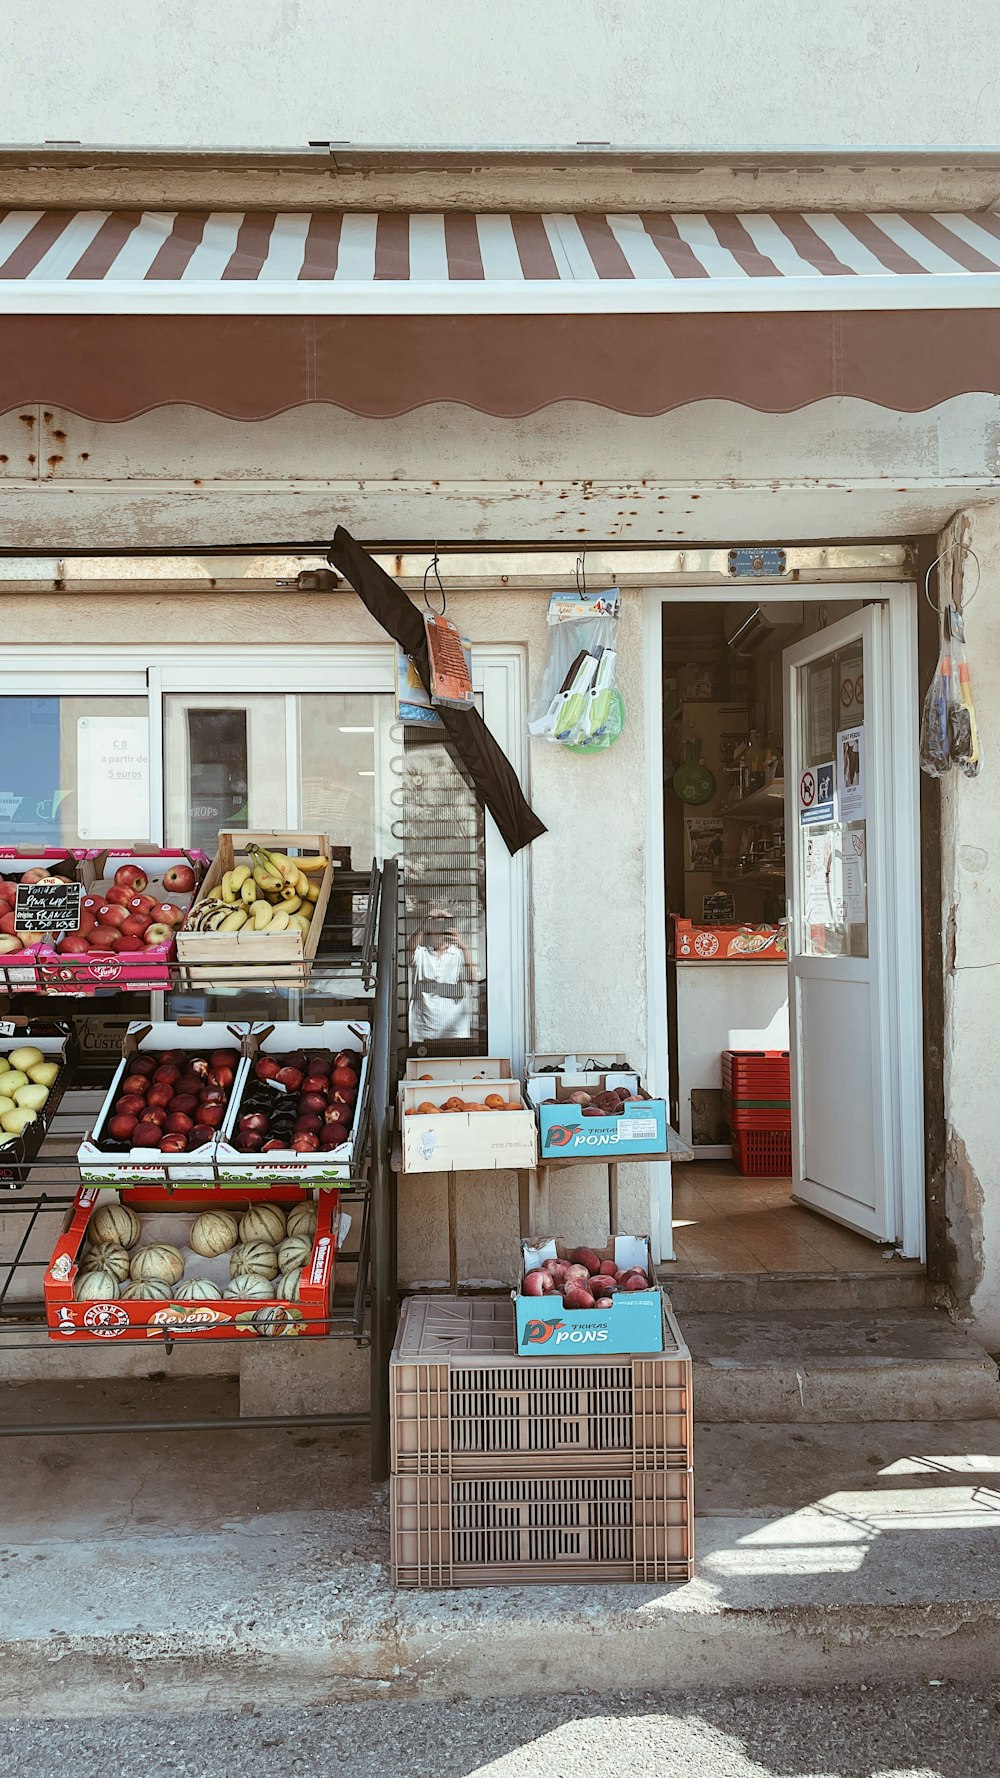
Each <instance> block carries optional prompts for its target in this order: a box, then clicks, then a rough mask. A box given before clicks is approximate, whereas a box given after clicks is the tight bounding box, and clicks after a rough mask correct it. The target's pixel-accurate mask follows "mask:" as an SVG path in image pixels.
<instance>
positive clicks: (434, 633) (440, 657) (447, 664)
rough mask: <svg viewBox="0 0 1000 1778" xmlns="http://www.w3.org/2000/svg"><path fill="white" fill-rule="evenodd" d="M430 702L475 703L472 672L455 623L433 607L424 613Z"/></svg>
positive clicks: (455, 706)
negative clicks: (432, 609) (429, 673)
mask: <svg viewBox="0 0 1000 1778" xmlns="http://www.w3.org/2000/svg"><path fill="white" fill-rule="evenodd" d="M424 631H425V634H426V636H427V658H428V661H429V663H430V670H431V683H430V694H431V703H432V704H446V705H448V706H449V707H450V708H452V709H455V710H468V709H470V708H471V706H472V705H473V704H474V703H475V693H474V691H473V689H472V673H471V671H470V667H469V662H468V659H467V657H466V653H465V647H464V646H463V642H462V637H461V633H460V631H459V628H458V625H457V624H453V623H452V622H451V621H450V620H449V619H448V618H446V617H444V616H438V615H437V613H435V612H433V611H428V612H426V613H425V615H424Z"/></svg>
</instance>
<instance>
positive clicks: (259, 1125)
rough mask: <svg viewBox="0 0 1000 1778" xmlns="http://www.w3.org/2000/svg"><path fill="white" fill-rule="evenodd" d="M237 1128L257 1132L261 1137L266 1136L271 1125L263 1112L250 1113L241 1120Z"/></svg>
mask: <svg viewBox="0 0 1000 1778" xmlns="http://www.w3.org/2000/svg"><path fill="white" fill-rule="evenodd" d="M236 1128H237V1129H238V1130H256V1131H257V1132H258V1134H259V1135H261V1136H266V1135H267V1131H268V1128H269V1125H268V1121H267V1118H266V1116H265V1114H264V1113H263V1112H262V1111H248V1112H246V1113H245V1114H244V1116H243V1117H241V1118H240V1120H239V1122H238V1123H237V1125H236Z"/></svg>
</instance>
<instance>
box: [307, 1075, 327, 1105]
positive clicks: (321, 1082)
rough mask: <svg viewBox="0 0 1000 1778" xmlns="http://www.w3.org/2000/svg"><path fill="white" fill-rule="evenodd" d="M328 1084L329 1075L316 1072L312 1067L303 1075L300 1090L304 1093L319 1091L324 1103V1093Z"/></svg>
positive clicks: (325, 1093)
mask: <svg viewBox="0 0 1000 1778" xmlns="http://www.w3.org/2000/svg"><path fill="white" fill-rule="evenodd" d="M329 1085H330V1081H329V1077H328V1076H327V1075H325V1074H316V1073H315V1072H314V1071H313V1070H312V1069H310V1071H309V1073H308V1074H307V1075H306V1077H305V1080H304V1081H303V1082H302V1091H303V1092H304V1093H320V1094H321V1095H322V1098H323V1103H324V1105H325V1104H326V1095H327V1091H328V1088H329Z"/></svg>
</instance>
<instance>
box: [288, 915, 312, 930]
mask: <svg viewBox="0 0 1000 1778" xmlns="http://www.w3.org/2000/svg"><path fill="white" fill-rule="evenodd" d="M288 926H289V930H291V928H292V927H293V926H297V927H298V929H299V931H300V932H302V933H306V932H308V931H309V915H308V914H292V916H291V918H290V919H289V922H288Z"/></svg>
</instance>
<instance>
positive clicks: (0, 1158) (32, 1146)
mask: <svg viewBox="0 0 1000 1778" xmlns="http://www.w3.org/2000/svg"><path fill="white" fill-rule="evenodd" d="M25 1044H33V1045H34V1047H35V1049H39V1050H41V1052H42V1055H43V1056H44V1057H45V1060H46V1061H52V1062H57V1063H58V1064H59V1073H58V1074H57V1075H56V1078H55V1080H54V1081H53V1083H52V1085H51V1086H50V1088H49V1096H48V1098H47V1099H46V1101H45V1104H44V1106H43V1107H42V1109H41V1111H40V1112H39V1114H38V1116H37V1117H36V1119H35V1121H34V1123H33V1124H28V1126H27V1128H26V1129H25V1130H24V1131H22V1133H21V1135H20V1136H7V1135H5V1133H4V1131H3V1130H0V1189H6V1190H10V1191H18V1190H19V1189H20V1188H21V1186H23V1185H25V1184H26V1183H27V1179H28V1169H29V1167H30V1166H31V1163H32V1162H33V1161H34V1160H35V1159H36V1157H37V1155H38V1152H39V1150H40V1148H41V1146H42V1143H43V1142H44V1141H45V1138H46V1136H47V1135H48V1133H49V1130H50V1128H51V1126H52V1120H53V1118H54V1116H55V1114H56V1111H57V1109H58V1107H59V1101H60V1099H61V1098H62V1096H63V1094H64V1092H65V1091H66V1087H67V1085H68V1082H69V1076H70V1070H71V1067H72V1064H73V1059H74V1056H75V1053H76V1046H75V1043H74V1039H73V1033H72V1030H71V1027H70V1026H69V1025H62V1024H59V1023H57V1022H56V1021H54V1020H49V1019H46V1020H42V1019H17V1018H14V1019H3V1020H0V1056H4V1057H6V1056H9V1055H10V1053H11V1050H17V1049H23V1047H24V1045H25ZM4 1072H5V1073H6V1072H8V1071H7V1070H5V1071H4ZM3 1080H4V1075H3V1074H0V1095H2V1094H3Z"/></svg>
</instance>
